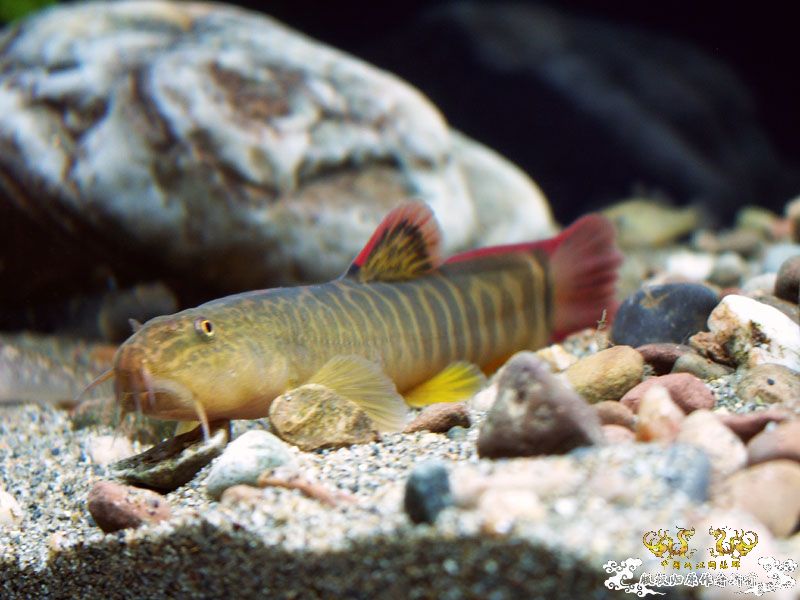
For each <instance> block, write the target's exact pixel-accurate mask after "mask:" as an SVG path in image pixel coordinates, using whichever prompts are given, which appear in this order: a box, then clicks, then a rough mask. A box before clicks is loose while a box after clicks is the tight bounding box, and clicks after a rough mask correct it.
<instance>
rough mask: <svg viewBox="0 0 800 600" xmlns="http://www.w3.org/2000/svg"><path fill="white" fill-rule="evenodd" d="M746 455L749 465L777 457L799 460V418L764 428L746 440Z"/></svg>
mask: <svg viewBox="0 0 800 600" xmlns="http://www.w3.org/2000/svg"><path fill="white" fill-rule="evenodd" d="M747 456H748V462H749V463H750V464H751V465H757V464H759V463H762V462H767V461H770V460H777V459H779V458H786V459H789V460H794V461H796V462H800V419H793V420H791V421H785V422H783V423H781V424H780V425H776V426H775V427H768V428H766V429H764V431H762V432H761V433H759V434H758V435H757V436H755V437H754V438H753V439H752V440H750V441H749V442H748V444H747Z"/></svg>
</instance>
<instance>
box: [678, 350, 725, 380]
mask: <svg viewBox="0 0 800 600" xmlns="http://www.w3.org/2000/svg"><path fill="white" fill-rule="evenodd" d="M672 372H673V373H690V374H692V375H695V376H696V377H698V378H700V379H704V380H709V379H718V378H719V377H724V376H725V375H730V374H731V373H733V369H732V368H731V367H728V366H727V365H721V364H719V363H715V362H714V361H713V360H709V359H708V358H705V357H703V356H700V355H699V354H696V353H694V352H690V353H687V354H684V355H683V356H680V357H679V358H678V360H676V361H675V364H674V365H673V366H672Z"/></svg>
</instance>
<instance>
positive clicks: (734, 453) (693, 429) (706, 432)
mask: <svg viewBox="0 0 800 600" xmlns="http://www.w3.org/2000/svg"><path fill="white" fill-rule="evenodd" d="M676 441H678V442H680V443H683V444H690V445H692V446H696V447H697V448H700V449H701V450H702V451H703V452H705V453H706V454H707V455H708V458H709V460H710V461H711V474H712V479H714V480H715V481H722V480H723V479H724V478H725V477H727V476H728V475H730V474H731V473H735V472H736V471H738V470H739V469H741V468H742V467H744V466H745V465H746V464H747V449H746V448H745V445H744V443H743V442H742V440H740V439H739V436H737V435H736V434H735V433H733V432H732V431H731V430H730V429H728V428H727V427H726V426H725V425H723V424H722V422H721V421H720V420H719V419H718V418H717V417H716V415H714V414H713V413H712V412H711V411H708V410H696V411H694V412H693V413H691V414H690V415H688V416H687V417H686V419H685V420H684V421H683V424H682V425H681V430H680V432H679V433H678V436H677V438H676Z"/></svg>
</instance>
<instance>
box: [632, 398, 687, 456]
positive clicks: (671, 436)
mask: <svg viewBox="0 0 800 600" xmlns="http://www.w3.org/2000/svg"><path fill="white" fill-rule="evenodd" d="M637 417H638V418H637V420H636V440H637V441H640V442H664V443H671V442H673V441H674V440H675V439H676V438H677V437H678V432H679V431H680V430H681V424H682V423H683V421H684V419H686V413H684V412H683V411H682V410H681V408H680V407H679V406H678V405H677V404H675V402H673V401H672V398H671V397H670V395H669V390H667V388H665V387H664V386H661V385H654V386H652V387H650V388H648V390H647V391H646V392H645V393H644V395H643V396H642V400H641V402H640V403H639V412H638V414H637Z"/></svg>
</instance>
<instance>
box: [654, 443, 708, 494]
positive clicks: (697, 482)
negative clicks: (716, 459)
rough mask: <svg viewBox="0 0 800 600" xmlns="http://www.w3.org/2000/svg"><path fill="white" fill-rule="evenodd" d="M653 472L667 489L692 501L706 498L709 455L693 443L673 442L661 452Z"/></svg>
mask: <svg viewBox="0 0 800 600" xmlns="http://www.w3.org/2000/svg"><path fill="white" fill-rule="evenodd" d="M660 458H661V461H660V462H659V463H658V465H657V466H656V468H655V470H654V474H655V475H657V476H658V477H660V478H662V479H663V480H664V481H665V483H666V484H667V486H668V487H669V489H671V490H674V491H676V492H678V491H680V492H683V493H684V494H686V495H687V496H688V497H689V498H690V499H691V500H692V501H694V502H705V501H706V500H708V495H709V489H710V487H711V475H712V465H711V457H710V456H709V455H708V454H707V453H706V452H705V451H704V450H703V449H702V448H698V447H697V446H695V445H693V444H682V443H675V444H672V445H670V446H667V448H666V449H665V450H664V451H663V452H662V453H661V456H660Z"/></svg>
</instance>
